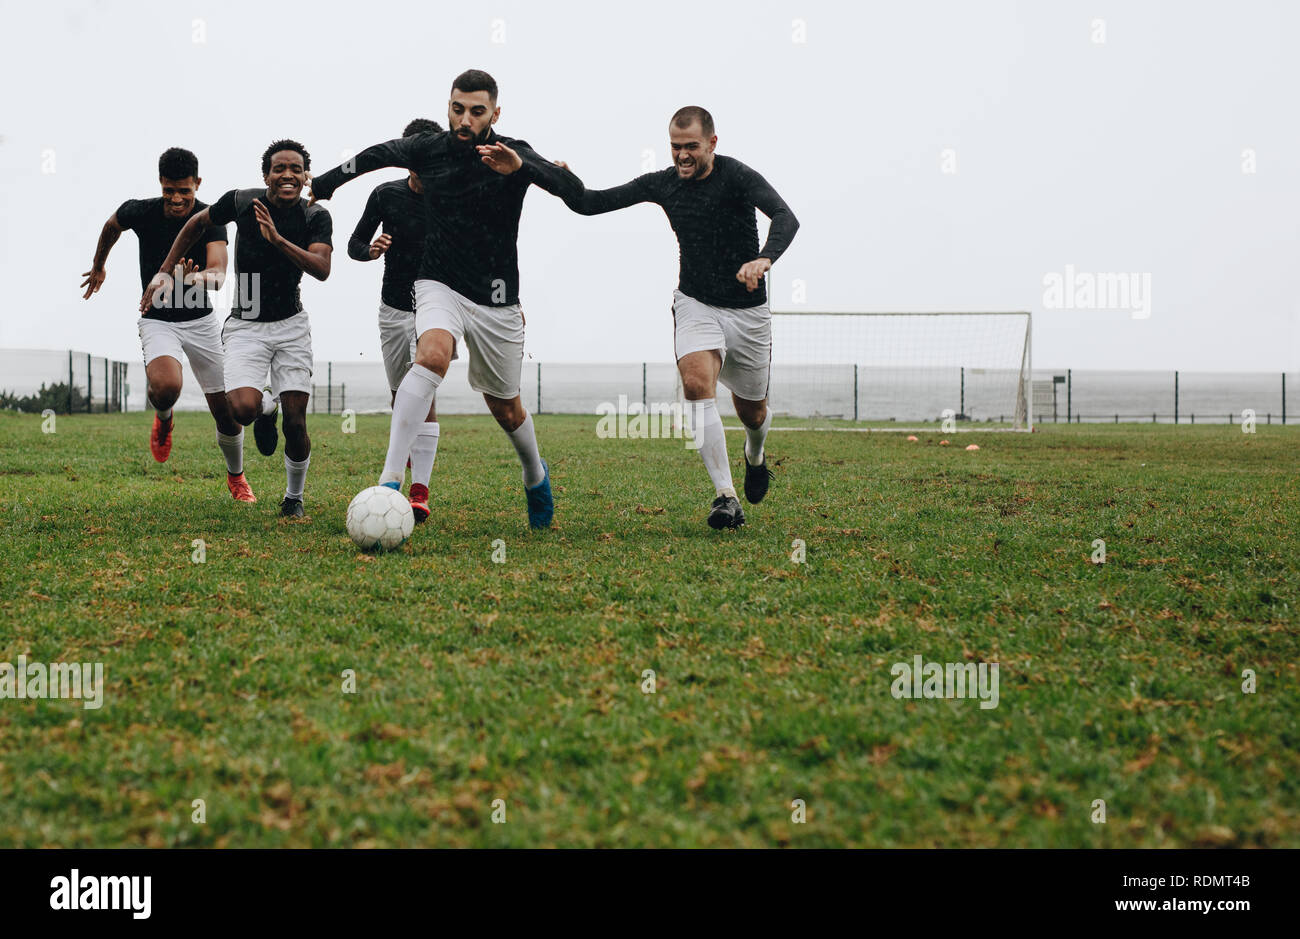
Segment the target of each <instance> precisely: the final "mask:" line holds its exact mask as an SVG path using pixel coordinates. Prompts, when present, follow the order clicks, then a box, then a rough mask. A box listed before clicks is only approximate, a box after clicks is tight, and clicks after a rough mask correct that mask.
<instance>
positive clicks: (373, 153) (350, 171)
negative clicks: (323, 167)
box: [311, 134, 427, 205]
mask: <svg viewBox="0 0 1300 939" xmlns="http://www.w3.org/2000/svg"><path fill="white" fill-rule="evenodd" d="M425 136H427V135H424V134H421V135H420V136H419V137H399V138H397V139H396V140H390V141H388V142H387V143H377V144H375V145H374V146H373V147H366V149H364V150H362V151H361V152H360V153H358V154H357V155H356V156H354V157H353V158H352V159H350V160H348V161H347V162H346V163H341V164H340V165H338V166H336V167H334V168H333V169H332V170H327V171H326V172H324V173H322V174H321V175H319V176H313V177H312V180H311V204H313V205H314V204H315V203H316V202H317V201H318V200H320V199H329V198H330V197H331V196H333V195H334V191H335V190H336V189H338V188H339V187H340V186H342V185H343V184H344V183H346V182H349V181H351V180H353V179H356V178H357V177H358V176H361V175H362V174H364V173H371V172H374V171H375V170H381V169H383V168H384V167H385V166H400V167H402V168H403V169H408V170H409V169H411V168H412V161H413V160H414V159H415V158H416V156H417V155H418V154H419V152H420V151H419V148H418V146H417V144H418V142H419V141H420V140H421V139H422V138H423V137H425Z"/></svg>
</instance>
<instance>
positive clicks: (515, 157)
mask: <svg viewBox="0 0 1300 939" xmlns="http://www.w3.org/2000/svg"><path fill="white" fill-rule="evenodd" d="M478 152H479V156H481V157H482V158H483V162H484V163H486V164H487V165H488V168H489V169H491V170H493V171H495V172H497V173H500V174H501V175H502V176H509V175H510V174H511V173H513V172H515V171H516V170H518V169H520V168H521V167H523V165H524V160H523V157H521V156H520V155H519V154H517V153H515V151H513V150H511V149H510V148H509V147H507V146H506V145H505V144H503V143H489V144H482V145H481V146H480V147H479V148H478Z"/></svg>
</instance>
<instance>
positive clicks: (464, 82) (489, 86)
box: [451, 68, 497, 101]
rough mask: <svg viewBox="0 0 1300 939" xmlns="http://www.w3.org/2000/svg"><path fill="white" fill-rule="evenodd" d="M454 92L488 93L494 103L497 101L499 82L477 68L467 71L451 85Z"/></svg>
mask: <svg viewBox="0 0 1300 939" xmlns="http://www.w3.org/2000/svg"><path fill="white" fill-rule="evenodd" d="M451 90H452V91H458V90H459V91H486V92H487V93H488V97H489V98H491V99H492V100H493V101H495V100H496V99H497V80H496V79H495V78H493V77H492V76H491V75H489V74H488V73H487V72H481V71H479V70H478V69H476V68H471V69H466V70H465V71H463V72H461V73H460V74H459V75H457V76H456V80H455V81H454V82H452V83H451Z"/></svg>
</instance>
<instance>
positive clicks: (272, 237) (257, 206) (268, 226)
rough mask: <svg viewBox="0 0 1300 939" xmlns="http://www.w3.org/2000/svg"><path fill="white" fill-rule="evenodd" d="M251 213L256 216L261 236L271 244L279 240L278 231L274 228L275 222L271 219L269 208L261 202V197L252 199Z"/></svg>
mask: <svg viewBox="0 0 1300 939" xmlns="http://www.w3.org/2000/svg"><path fill="white" fill-rule="evenodd" d="M253 214H254V215H256V216H257V228H258V230H259V231H260V232H261V233H262V237H263V238H265V239H266V240H267V241H269V242H271V244H275V243H276V242H278V241H279V240H280V233H279V232H278V231H276V230H275V222H274V221H272V219H271V210H270V209H268V208H267V207H266V206H265V205H263V204H262V200H261V199H254V200H253Z"/></svg>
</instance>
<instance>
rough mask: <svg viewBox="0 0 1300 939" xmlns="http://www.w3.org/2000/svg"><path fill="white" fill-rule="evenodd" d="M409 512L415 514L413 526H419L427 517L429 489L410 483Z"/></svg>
mask: <svg viewBox="0 0 1300 939" xmlns="http://www.w3.org/2000/svg"><path fill="white" fill-rule="evenodd" d="M410 499H411V511H412V512H413V513H415V524H417V525H418V524H420V523H421V522H422V521H424V520H425V519H426V518H428V517H429V487H428V486H421V485H420V484H419V483H411V495H410Z"/></svg>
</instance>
